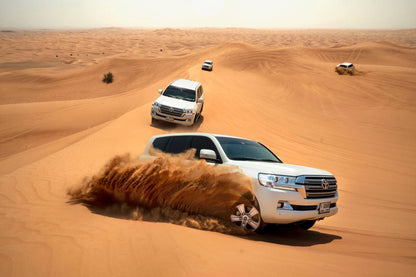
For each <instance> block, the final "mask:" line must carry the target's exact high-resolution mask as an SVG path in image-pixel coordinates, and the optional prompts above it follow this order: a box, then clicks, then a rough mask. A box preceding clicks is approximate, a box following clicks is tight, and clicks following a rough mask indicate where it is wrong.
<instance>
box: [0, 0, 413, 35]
mask: <svg viewBox="0 0 416 277" xmlns="http://www.w3.org/2000/svg"><path fill="white" fill-rule="evenodd" d="M414 14H416V1H413V0H396V1H391V0H378V1H376V0H362V1H359V0H316V1H310V0H292V1H281V0H274V1H273V0H258V1H256V2H253V1H249V0H177V1H168V0H159V1H152V2H149V1H133V0H120V1H113V0H107V1H105V0H104V1H98V0H85V1H82V0H72V1H71V0H61V1H59V0H39V1H36V2H33V1H30V0H13V1H11V0H6V1H5V2H4V3H3V6H2V9H1V10H0V28H2V29H8V28H10V29H91V28H150V29H154V28H181V29H189V28H253V29H369V30H371V29H375V30H377V29H378V30H380V29H413V28H416V17H415V16H414Z"/></svg>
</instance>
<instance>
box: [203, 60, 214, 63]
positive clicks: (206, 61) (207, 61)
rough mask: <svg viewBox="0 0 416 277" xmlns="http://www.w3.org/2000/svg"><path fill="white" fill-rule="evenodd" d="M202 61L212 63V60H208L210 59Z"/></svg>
mask: <svg viewBox="0 0 416 277" xmlns="http://www.w3.org/2000/svg"><path fill="white" fill-rule="evenodd" d="M204 63H212V61H210V60H205V62H204Z"/></svg>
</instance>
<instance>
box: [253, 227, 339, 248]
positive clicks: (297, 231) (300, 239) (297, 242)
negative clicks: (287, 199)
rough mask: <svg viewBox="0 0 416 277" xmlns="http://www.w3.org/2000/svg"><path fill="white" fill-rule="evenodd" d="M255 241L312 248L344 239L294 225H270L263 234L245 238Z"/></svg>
mask: <svg viewBox="0 0 416 277" xmlns="http://www.w3.org/2000/svg"><path fill="white" fill-rule="evenodd" d="M245 238H246V239H249V240H253V241H263V242H269V243H275V244H281V245H290V246H312V245H318V244H327V243H330V242H332V241H333V240H340V239H342V237H340V236H337V235H332V234H327V233H322V232H318V231H314V230H308V231H306V230H304V229H302V228H300V227H297V226H294V225H268V226H266V228H265V229H264V231H263V233H262V234H259V235H256V236H249V237H245Z"/></svg>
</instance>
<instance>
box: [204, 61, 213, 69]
mask: <svg viewBox="0 0 416 277" xmlns="http://www.w3.org/2000/svg"><path fill="white" fill-rule="evenodd" d="M212 67H213V63H212V61H210V60H206V61H205V62H204V63H203V64H202V70H209V71H212Z"/></svg>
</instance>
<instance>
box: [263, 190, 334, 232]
mask: <svg viewBox="0 0 416 277" xmlns="http://www.w3.org/2000/svg"><path fill="white" fill-rule="evenodd" d="M255 194H256V197H257V200H258V202H259V205H260V213H261V217H262V219H263V221H264V222H265V223H276V224H289V223H294V222H298V221H303V220H317V219H323V218H325V217H329V216H333V215H335V214H336V213H337V212H338V207H337V206H336V202H337V200H338V192H337V193H336V195H335V197H331V198H319V199H305V198H304V197H302V195H301V194H300V193H299V192H297V191H286V190H280V189H272V188H266V187H260V186H259V185H258V186H257V188H256V191H255ZM326 202H329V203H330V206H331V207H330V209H329V212H326V213H319V210H318V209H319V205H320V204H321V203H326Z"/></svg>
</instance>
